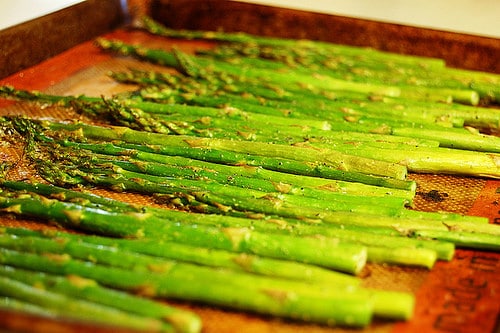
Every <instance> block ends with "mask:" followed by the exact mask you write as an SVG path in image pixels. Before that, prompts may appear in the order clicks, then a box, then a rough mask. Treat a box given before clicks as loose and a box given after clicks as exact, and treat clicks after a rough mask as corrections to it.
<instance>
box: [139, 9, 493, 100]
mask: <svg viewBox="0 0 500 333" xmlns="http://www.w3.org/2000/svg"><path fill="white" fill-rule="evenodd" d="M137 26H138V27H141V28H144V29H146V30H147V31H149V32H150V33H152V34H156V35H161V36H167V37H174V38H184V39H195V38H196V39H208V40H215V41H219V42H223V43H224V44H222V45H221V46H219V48H220V49H222V50H223V52H225V53H227V52H228V51H229V52H230V53H234V52H235V51H236V52H238V53H240V54H243V55H245V56H250V57H251V56H259V55H261V56H263V57H264V58H267V59H269V58H271V59H275V60H278V61H282V62H284V63H287V64H291V65H294V66H297V65H309V66H311V65H313V64H318V63H321V64H322V66H323V67H327V68H331V69H338V68H339V67H342V66H344V67H347V68H348V69H350V72H351V73H364V72H367V71H369V72H370V74H371V75H375V74H373V72H374V71H375V73H379V72H382V73H384V72H392V73H394V74H393V77H392V81H394V80H395V79H396V78H395V77H402V78H403V79H405V80H407V82H409V83H412V84H413V83H414V82H415V81H416V80H418V83H419V84H426V85H431V86H432V85H436V86H446V87H466V88H469V86H472V87H473V88H474V89H477V90H478V92H480V93H481V96H482V97H483V98H485V97H489V98H492V99H493V101H495V100H496V101H498V98H496V99H495V97H498V91H496V94H495V90H494V86H493V85H495V84H498V83H499V78H498V76H497V75H494V74H490V73H484V72H476V71H467V70H457V69H452V68H448V67H446V66H445V63H444V61H443V60H442V59H437V58H423V57H415V56H408V55H399V54H394V53H386V52H381V51H377V50H373V49H368V48H360V47H352V46H345V45H335V44H331V43H324V42H318V41H303V40H299V41H297V40H289V39H284V38H270V37H261V36H254V35H249V34H244V33H236V34H234V33H233V34H231V33H227V32H214V31H188V30H174V29H169V28H167V27H165V26H163V25H162V24H160V23H159V22H156V21H154V20H152V19H151V18H149V17H144V18H142V19H141V20H140V21H139V24H138V25H137ZM352 59H354V60H355V61H353V60H352ZM426 69H427V71H426ZM430 69H431V70H430ZM428 73H429V74H428ZM417 78H418V79H417ZM483 85H485V86H483Z"/></svg>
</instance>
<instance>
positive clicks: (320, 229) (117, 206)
mask: <svg viewBox="0 0 500 333" xmlns="http://www.w3.org/2000/svg"><path fill="white" fill-rule="evenodd" d="M3 186H4V187H6V188H9V189H15V190H18V191H25V192H28V193H29V192H36V193H38V194H42V195H44V196H47V197H53V198H58V199H59V200H63V201H70V202H74V201H76V202H79V203H85V206H89V207H103V206H104V207H107V209H109V210H113V211H121V212H133V213H137V212H148V213H152V214H154V215H156V216H158V217H160V218H165V219H168V220H170V221H173V222H177V223H183V224H206V225H213V226H217V227H246V228H253V229H255V230H260V231H262V232H280V233H295V234H297V235H323V236H325V237H339V238H347V239H349V240H352V241H354V242H360V243H362V244H364V245H367V246H385V247H406V248H420V247H422V248H428V249H431V250H434V251H436V253H437V255H438V258H439V259H443V260H450V259H451V258H452V257H453V252H454V246H453V244H451V243H447V242H437V241H430V242H429V241H426V240H418V239H413V238H402V237H397V238H395V236H398V235H395V236H388V235H383V234H380V233H379V234H377V235H376V237H373V234H370V232H369V230H365V231H362V230H352V229H348V226H342V228H336V227H335V226H324V225H321V224H318V223H315V224H311V223H307V222H306V223H304V222H300V221H290V220H289V221H287V220H283V219H277V218H273V219H267V220H262V219H255V218H254V219H250V218H248V217H245V218H236V217H225V218H224V219H221V218H220V217H218V216H216V215H205V214H204V215H193V214H184V213H182V212H177V211H173V210H166V209H160V208H158V209H157V208H152V207H137V206H134V205H130V204H126V203H124V202H122V201H117V200H111V199H108V198H104V197H101V196H96V195H92V194H85V193H81V192H76V191H72V190H68V189H65V188H60V187H56V186H53V185H44V184H30V183H26V182H3ZM346 228H347V229H346ZM8 232H10V231H8ZM134 244H137V242H134ZM171 246H173V245H172V244H171V245H170V248H171ZM175 246H177V247H179V246H180V247H181V248H182V245H175ZM148 253H149V252H148ZM210 253H212V254H213V256H214V257H215V253H216V251H215V250H211V252H210ZM368 258H369V259H370V250H369V253H368ZM178 259H180V258H178ZM261 260H262V259H261ZM200 261H201V260H200ZM262 265H264V264H262ZM290 271H294V272H300V270H299V269H294V270H287V272H290Z"/></svg>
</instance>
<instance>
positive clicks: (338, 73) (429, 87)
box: [203, 46, 479, 105]
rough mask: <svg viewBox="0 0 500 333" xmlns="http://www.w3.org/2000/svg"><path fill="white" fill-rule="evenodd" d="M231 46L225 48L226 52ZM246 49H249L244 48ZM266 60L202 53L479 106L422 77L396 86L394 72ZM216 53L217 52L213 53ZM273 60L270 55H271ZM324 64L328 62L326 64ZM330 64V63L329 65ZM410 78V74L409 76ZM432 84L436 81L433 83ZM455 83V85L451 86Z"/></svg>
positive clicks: (460, 90) (471, 97)
mask: <svg viewBox="0 0 500 333" xmlns="http://www.w3.org/2000/svg"><path fill="white" fill-rule="evenodd" d="M228 47H230V46H226V47H225V49H226V50H227V48H228ZM246 47H247V48H249V47H251V46H246ZM267 51H268V52H266V58H261V57H259V56H255V57H248V56H247V55H246V54H243V55H241V54H238V53H234V52H231V53H230V54H229V55H225V54H224V53H222V52H218V53H217V54H216V56H213V55H214V51H212V52H210V51H209V52H203V55H205V56H207V57H209V58H210V59H214V60H218V61H219V60H223V61H226V62H228V63H231V64H237V65H239V66H242V67H251V68H259V69H270V70H276V71H284V72H286V71H287V70H290V71H293V72H299V73H311V74H314V73H317V72H318V71H320V72H321V73H322V74H326V75H328V76H330V77H334V78H336V79H343V80H348V81H349V82H357V83H370V84H379V85H397V86H398V88H400V89H401V94H400V95H399V96H400V97H401V98H417V99H423V98H425V99H430V100H436V101H448V97H450V99H451V100H452V101H456V102H461V103H466V104H472V105H477V104H478V103H479V94H478V93H477V92H476V91H474V90H471V89H469V88H467V89H465V87H464V85H462V86H460V87H449V86H446V85H445V86H444V87H443V86H442V85H436V84H432V83H431V82H429V81H426V80H425V79H423V78H422V77H421V76H420V77H418V78H414V77H410V80H408V81H410V82H400V81H399V82H398V81H397V80H395V79H394V76H395V74H396V73H394V72H393V71H388V70H384V71H375V70H368V69H365V68H361V69H359V68H355V69H353V68H348V69H347V70H344V69H343V68H341V67H340V66H335V67H334V68H333V69H330V67H329V66H326V67H319V68H318V66H317V65H316V64H312V65H309V66H308V65H304V64H288V63H286V62H281V61H275V60H276V59H270V57H268V55H269V54H272V52H273V51H272V50H271V48H270V47H267ZM215 52H217V51H215ZM254 53H255V54H258V53H259V51H258V50H256V51H255V52H254ZM271 57H272V55H271ZM326 62H329V61H328V60H326ZM330 64H331V62H330ZM398 74H399V75H398V76H399V77H405V75H404V72H403V73H401V72H399V73H398ZM410 75H411V74H410ZM411 79H413V80H418V79H420V80H419V84H418V85H415V84H414V83H413V82H411V81H412V80H411ZM434 81H435V80H434ZM453 83H455V82H453Z"/></svg>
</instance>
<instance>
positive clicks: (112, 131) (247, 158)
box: [4, 118, 415, 190]
mask: <svg viewBox="0 0 500 333" xmlns="http://www.w3.org/2000/svg"><path fill="white" fill-rule="evenodd" d="M4 120H5V121H7V122H9V121H11V120H7V119H5V118H4ZM21 122H22V123H26V122H27V123H30V121H27V120H26V119H24V120H22V121H21ZM30 124H31V125H30ZM30 124H28V127H29V126H32V125H34V124H35V123H33V122H31V123H30ZM37 124H39V125H42V126H44V127H46V128H50V129H51V130H53V131H63V130H64V131H67V132H66V133H68V134H67V135H71V136H73V137H75V138H76V139H78V138H82V135H83V136H85V137H87V138H89V139H92V138H93V139H98V140H105V141H111V140H112V141H115V142H117V141H120V140H121V139H123V140H126V141H129V142H131V143H133V144H134V148H139V149H141V150H145V151H149V152H157V153H161V154H166V155H175V156H185V157H192V158H195V159H200V160H205V161H212V162H218V163H225V164H233V165H243V164H246V165H253V166H258V165H260V166H262V167H264V168H266V169H271V170H275V171H284V172H288V173H294V174H302V175H304V174H305V175H311V176H321V177H324V178H333V179H341V180H349V181H358V182H361V183H365V184H371V185H382V186H386V187H390V188H402V189H410V190H412V189H414V188H415V183H414V182H411V181H405V180H401V179H400V178H401V177H403V175H398V179H392V178H386V177H374V176H373V175H369V174H363V173H359V172H354V171H344V170H338V169H335V168H332V167H330V166H329V165H328V164H327V165H324V164H322V163H316V164H312V163H310V162H309V161H310V158H309V157H308V156H303V157H304V158H306V160H305V161H297V160H291V159H285V158H283V157H275V156H273V157H271V156H263V155H252V154H250V153H248V152H247V153H235V152H232V151H229V150H219V149H215V148H209V149H206V148H201V147H199V146H198V147H193V146H192V145H193V144H196V143H198V144H200V143H202V142H199V141H198V142H193V141H191V144H189V143H187V142H184V141H183V140H182V136H162V135H161V134H159V133H150V132H141V131H133V130H131V129H129V128H124V127H121V128H120V127H112V128H105V127H99V126H90V125H84V124H75V125H68V124H62V123H52V122H38V123H37ZM25 125H26V124H22V126H25ZM37 126H38V125H37ZM20 130H21V131H25V130H23V129H20ZM28 132H29V131H28ZM163 139H166V140H163ZM175 141H177V143H178V144H179V146H178V147H175V146H169V145H171V144H173V143H175ZM225 142H226V143H227V144H228V145H230V146H234V142H230V141H225ZM144 143H148V146H145V145H144ZM218 143H224V141H218ZM135 144H139V145H137V146H136V145H135ZM266 146H267V148H269V149H270V151H269V152H268V153H269V154H270V153H271V152H272V151H273V150H274V149H273V148H276V147H275V145H271V144H268V145H264V147H266ZM277 147H278V148H280V147H281V148H285V147H284V146H279V145H278V146H277ZM235 148H236V149H237V147H235ZM286 148H288V147H286ZM284 150H286V149H284ZM297 152H298V153H302V154H306V155H307V153H309V152H310V150H309V149H299V150H297ZM258 153H260V152H258ZM288 155H290V154H288ZM371 162H373V161H371ZM375 163H376V162H375ZM376 164H377V163H376ZM382 165H384V166H386V165H387V163H385V162H384V163H383V164H382ZM382 165H381V166H382ZM393 167H395V168H396V169H398V170H399V172H401V171H404V169H405V167H402V168H403V170H401V166H393ZM381 169H383V168H381ZM381 172H382V173H383V172H384V170H381Z"/></svg>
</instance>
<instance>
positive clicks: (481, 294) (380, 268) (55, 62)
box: [0, 30, 500, 333]
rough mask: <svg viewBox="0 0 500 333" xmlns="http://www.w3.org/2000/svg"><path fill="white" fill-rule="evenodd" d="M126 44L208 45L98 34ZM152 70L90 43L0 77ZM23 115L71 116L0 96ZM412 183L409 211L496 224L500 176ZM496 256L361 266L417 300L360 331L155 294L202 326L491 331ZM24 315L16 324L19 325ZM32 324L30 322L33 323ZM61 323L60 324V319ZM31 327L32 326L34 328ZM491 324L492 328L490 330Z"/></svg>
mask: <svg viewBox="0 0 500 333" xmlns="http://www.w3.org/2000/svg"><path fill="white" fill-rule="evenodd" d="M105 37H109V38H118V39H121V40H124V41H127V42H131V43H141V44H145V45H148V46H153V47H157V46H159V47H164V48H169V47H172V46H173V45H175V46H176V47H178V48H180V49H182V50H185V51H188V52H190V51H192V50H194V49H196V48H200V47H206V46H208V45H209V44H206V43H202V42H193V41H178V40H177V41H172V40H168V39H164V38H157V37H152V36H150V35H148V34H146V33H143V32H139V31H129V30H116V31H114V32H112V33H109V34H107V35H105ZM141 66H142V68H144V69H152V68H155V66H154V65H146V64H143V63H139V62H137V61H135V60H132V59H130V58H126V57H115V56H111V55H109V54H106V53H103V52H101V51H100V50H99V49H98V48H97V47H96V46H95V45H94V44H93V42H92V41H89V42H85V43H82V44H80V45H77V46H75V47H73V48H71V49H69V50H68V51H66V52H63V53H61V54H59V55H57V56H55V57H53V58H50V59H48V60H46V61H44V62H42V63H40V64H38V65H36V66H34V67H31V68H27V69H25V70H22V71H20V72H17V73H15V74H13V75H11V76H9V77H7V78H5V79H3V80H1V81H0V84H1V85H6V84H7V85H12V86H15V87H16V88H19V89H30V90H41V91H46V92H49V93H57V94H83V93H84V94H88V95H94V96H95V95H101V94H103V95H110V94H113V93H117V92H120V91H123V90H127V89H132V87H130V86H126V85H119V84H117V83H115V82H114V81H113V80H111V79H110V78H109V77H108V76H107V72H108V71H109V70H120V69H127V68H129V67H141ZM6 114H24V115H30V116H37V117H55V118H59V119H67V118H73V117H75V115H74V114H71V113H67V111H64V110H61V109H57V108H45V109H40V108H33V107H28V106H26V105H22V104H16V103H12V102H4V101H2V102H1V104H0V115H6ZM0 156H1V158H2V159H7V160H14V161H15V160H20V161H21V163H19V165H18V167H17V170H15V171H13V172H12V173H11V174H9V177H12V178H26V177H29V176H32V175H30V171H29V166H27V165H23V163H22V151H18V150H16V149H12V148H8V149H6V148H5V147H3V148H0ZM409 177H410V178H411V179H414V180H416V181H417V184H418V189H417V193H418V194H417V196H416V199H415V207H414V209H416V210H424V211H449V212H457V213H462V214H466V213H468V214H471V215H477V216H484V217H488V218H489V219H490V222H491V223H500V205H499V202H500V181H497V180H484V179H476V178H464V177H457V176H436V175H417V174H410V175H409ZM430 191H433V192H432V193H438V194H439V195H440V196H439V197H440V198H441V199H442V200H434V199H433V197H431V196H429V195H428V193H429V192H430ZM98 193H100V194H103V195H109V196H114V197H115V198H118V199H121V200H124V201H130V202H136V203H141V204H149V203H151V202H150V201H149V200H148V198H147V197H144V196H141V195H135V194H126V193H121V194H117V193H110V192H107V191H102V190H101V191H99V192H98ZM0 225H23V226H30V227H33V228H35V227H36V228H47V227H46V226H45V225H43V224H42V225H40V224H35V223H34V222H33V221H23V220H14V219H12V218H10V217H5V216H1V217H0ZM499 274H500V254H499V253H491V252H481V251H469V250H457V251H456V255H455V258H454V259H453V260H452V261H451V262H439V263H438V264H437V265H436V266H435V267H434V268H433V269H432V270H430V271H429V270H426V269H421V268H411V267H391V266H385V265H376V264H369V265H368V266H367V267H366V268H365V269H364V271H363V272H362V274H361V276H362V279H363V285H365V286H370V287H374V288H381V289H390V290H401V291H409V292H412V293H414V294H415V295H416V299H417V303H416V309H415V313H414V316H413V318H412V319H411V320H410V321H408V322H402V323H395V322H385V321H381V320H377V321H375V322H374V323H373V324H372V325H370V326H369V327H368V328H366V329H363V330H358V329H356V330H351V329H345V328H330V327H323V326H318V325H310V324H303V323H297V322H291V321H286V320H280V319H275V318H269V317H264V316H259V315H254V314H249V313H244V312H237V311H230V310H226V309H219V308H214V307H211V306H207V305H202V304H194V303H186V302H178V301H171V300H163V301H166V302H169V303H172V304H175V305H178V306H180V307H183V308H187V309H191V310H192V311H194V312H196V313H198V314H199V315H200V317H201V318H202V320H203V332H207V333H209V332H210V333H212V332H213V333H225V332H228V333H229V332H246V333H257V332H258V333H261V332H282V333H285V332H286V333H288V332H325V333H326V332H395V333H403V332H406V333H417V332H418V333H422V332H486V333H488V332H494V330H495V327H496V325H497V320H498V315H499V310H500V302H499V299H500V297H499V296H500V295H499V288H500V279H499V278H498V277H499ZM8 318H12V317H8V316H5V315H2V316H0V326H4V327H6V328H23V329H26V330H30V331H46V330H47V327H49V328H50V330H53V331H57V330H58V329H62V331H68V332H69V331H75V332H77V331H82V330H90V331H91V330H92V329H90V328H85V327H82V326H77V325H71V324H67V323H60V325H59V326H57V322H56V323H38V324H36V325H35V324H29V323H28V319H26V318H23V317H22V316H19V318H20V319H19V321H17V322H15V323H12V320H9V319H8ZM23 320H24V324H25V325H24V326H23ZM33 323H37V322H36V321H35V322H33ZM63 324H64V325H63ZM37 325H38V326H37ZM496 329H497V330H498V328H496Z"/></svg>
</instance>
